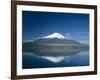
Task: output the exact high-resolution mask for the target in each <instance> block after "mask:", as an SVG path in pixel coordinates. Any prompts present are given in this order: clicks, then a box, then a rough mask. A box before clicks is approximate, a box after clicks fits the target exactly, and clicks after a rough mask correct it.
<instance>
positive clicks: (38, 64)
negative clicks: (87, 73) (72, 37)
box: [22, 51, 89, 69]
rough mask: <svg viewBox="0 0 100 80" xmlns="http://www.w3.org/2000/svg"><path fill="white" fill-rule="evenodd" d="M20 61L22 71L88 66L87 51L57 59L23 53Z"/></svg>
mask: <svg viewBox="0 0 100 80" xmlns="http://www.w3.org/2000/svg"><path fill="white" fill-rule="evenodd" d="M22 59H23V60H22V68H23V69H29V68H31V69H32V68H49V67H73V66H74V67H75V66H89V51H84V52H80V53H75V54H73V55H68V56H58V57H49V56H38V55H36V54H34V53H30V52H23V53H22Z"/></svg>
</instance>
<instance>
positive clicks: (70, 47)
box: [22, 33, 89, 56]
mask: <svg viewBox="0 0 100 80" xmlns="http://www.w3.org/2000/svg"><path fill="white" fill-rule="evenodd" d="M22 48H23V51H26V52H33V53H36V54H38V55H40V56H62V55H71V54H73V53H77V52H81V51H85V50H88V48H89V46H88V45H86V44H82V43H79V42H77V41H75V40H70V39H67V38H66V37H65V36H63V35H62V34H60V33H53V34H51V35H48V36H45V37H42V38H40V39H37V40H35V41H31V42H23V47H22Z"/></svg>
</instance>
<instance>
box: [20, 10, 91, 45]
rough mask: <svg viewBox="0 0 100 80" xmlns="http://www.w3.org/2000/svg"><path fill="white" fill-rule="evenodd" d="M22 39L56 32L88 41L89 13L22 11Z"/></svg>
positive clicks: (84, 41)
mask: <svg viewBox="0 0 100 80" xmlns="http://www.w3.org/2000/svg"><path fill="white" fill-rule="evenodd" d="M22 20H23V21H22V24H23V25H22V26H23V29H22V30H23V33H22V34H23V41H27V40H35V39H36V38H39V37H44V36H47V35H50V34H52V33H55V32H58V33H61V34H63V35H64V36H66V37H67V38H69V39H74V40H77V41H80V42H82V43H88V42H89V14H78V13H55V12H36V11H23V12H22Z"/></svg>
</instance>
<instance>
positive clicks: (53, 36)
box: [43, 33, 66, 39]
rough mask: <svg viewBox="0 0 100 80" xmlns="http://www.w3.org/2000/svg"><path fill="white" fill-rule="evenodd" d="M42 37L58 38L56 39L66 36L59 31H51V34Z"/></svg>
mask: <svg viewBox="0 0 100 80" xmlns="http://www.w3.org/2000/svg"><path fill="white" fill-rule="evenodd" d="M43 38H58V39H65V38H66V37H64V36H63V35H62V34H60V33H53V34H51V35H48V36H45V37H43Z"/></svg>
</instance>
